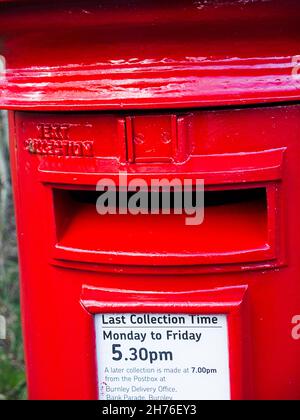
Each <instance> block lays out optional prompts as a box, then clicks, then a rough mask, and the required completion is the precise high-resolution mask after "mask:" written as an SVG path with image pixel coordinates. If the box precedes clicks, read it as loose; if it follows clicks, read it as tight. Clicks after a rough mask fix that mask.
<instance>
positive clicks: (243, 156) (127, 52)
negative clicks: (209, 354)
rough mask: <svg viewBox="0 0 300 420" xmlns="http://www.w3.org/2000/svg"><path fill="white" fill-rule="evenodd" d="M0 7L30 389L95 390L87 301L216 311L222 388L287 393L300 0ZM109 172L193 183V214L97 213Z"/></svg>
mask: <svg viewBox="0 0 300 420" xmlns="http://www.w3.org/2000/svg"><path fill="white" fill-rule="evenodd" d="M99 6H101V7H99ZM0 10H1V12H0V38H1V54H3V55H4V56H5V59H6V60H5V61H6V69H7V71H6V73H5V75H4V77H3V78H2V79H1V81H0V95H1V96H0V103H1V106H2V107H6V108H8V109H10V110H11V111H10V143H11V161H12V175H13V181H14V190H15V202H16V215H17V224H18V237H19V250H20V266H21V295H22V313H23V328H24V338H25V351H26V364H27V377H28V386H29V396H30V398H38V399H39V398H46V399H53V398H54V399H95V398H97V379H96V366H95V337H94V326H93V315H94V314H95V313H98V312H99V313H101V312H103V311H104V312H123V313H124V312H152V313H158V312H165V311H166V312H187V313H192V312H203V313H226V314H227V315H228V322H229V347H230V348H229V350H230V372H231V395H232V397H233V398H256V399H263V398H271V399H290V398H296V399H299V398H300V358H299V354H300V340H295V339H293V338H292V334H291V330H292V327H293V324H292V318H293V317H294V316H295V315H297V314H300V299H299V296H300V282H299V274H300V258H299V234H298V232H299V230H300V222H299V217H298V214H299V210H300V199H299V194H298V191H299V188H300V181H299V159H300V149H299V137H300V105H299V104H298V103H297V101H299V98H300V82H299V80H298V79H297V78H295V77H293V74H292V67H293V58H292V57H293V56H295V55H297V54H299V50H300V30H299V28H298V27H299V25H298V22H299V17H300V6H299V2H298V1H293V0H288V1H280V0H270V1H259V0H257V1H254V2H248V1H232V0H231V1H229V0H227V1H226V0H225V1H208V2H204V1H203V2H202V1H199V2H194V1H187V0H182V1H179V2H177V3H176V4H174V5H170V2H166V1H159V2H158V1H152V2H151V4H150V2H138V1H132V2H130V3H128V4H127V3H126V2H119V1H101V2H99V1H97V2H96V1H85V2H83V1H76V2H75V1H74V2H72V1H62V2H60V4H55V5H53V6H52V5H49V4H48V3H44V2H26V1H25V0H24V1H10V2H7V1H2V2H0ZM292 101H293V102H292ZM281 102H284V103H281ZM220 105H222V107H220ZM75 111H76V112H75ZM79 111H80V112H79ZM120 172H122V173H123V174H124V173H126V174H127V177H128V179H134V178H135V177H137V176H138V177H141V178H143V179H144V180H145V181H146V182H147V183H150V182H151V179H153V178H155V179H159V180H161V179H164V178H166V179H172V178H174V177H176V178H178V179H180V180H184V179H186V178H188V179H192V180H194V181H195V180H196V179H199V178H200V179H204V180H205V193H206V195H207V204H206V208H205V219H204V223H203V224H202V225H199V226H186V225H184V221H183V217H182V216H180V215H178V216H175V215H139V216H132V215H122V216H119V215H107V216H100V215H98V214H97V213H96V208H95V205H94V204H95V187H96V183H97V181H98V180H99V178H102V177H110V178H111V179H113V180H116V182H119V173H120Z"/></svg>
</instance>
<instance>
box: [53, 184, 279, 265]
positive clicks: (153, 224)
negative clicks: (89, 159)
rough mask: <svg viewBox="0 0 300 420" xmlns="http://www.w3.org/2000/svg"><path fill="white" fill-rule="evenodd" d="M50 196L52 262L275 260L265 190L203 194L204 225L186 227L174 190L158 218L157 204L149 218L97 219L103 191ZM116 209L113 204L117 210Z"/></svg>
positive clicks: (108, 216) (111, 216) (116, 216)
mask: <svg viewBox="0 0 300 420" xmlns="http://www.w3.org/2000/svg"><path fill="white" fill-rule="evenodd" d="M53 194H54V209H55V219H56V232H57V243H56V247H55V249H56V251H57V252H56V258H58V255H59V258H62V259H63V253H64V252H66V255H65V257H66V258H67V259H69V258H71V259H72V258H75V259H76V260H80V259H81V260H82V261H83V262H99V263H123V257H124V258H125V256H126V261H127V264H128V262H130V264H133V265H135V264H137V265H139V264H145V265H153V264H157V265H160V264H162V265H176V264H177V265H179V264H183V265H184V264H215V263H216V264H218V263H226V262H229V263H240V262H253V261H263V260H267V259H272V258H274V249H272V248H273V247H274V246H273V245H274V244H273V243H272V241H273V240H272V238H273V233H274V232H273V231H274V230H275V229H274V227H273V225H272V223H273V222H274V220H273V219H274V217H272V216H270V214H269V213H270V210H269V206H268V195H269V194H268V186H266V187H264V188H245V187H241V188H237V189H226V190H224V189H222V190H207V191H205V193H204V204H205V206H204V221H203V223H202V224H199V225H187V224H186V218H187V215H186V214H185V212H184V211H183V213H182V214H175V211H174V209H175V208H176V205H174V203H175V200H174V191H173V196H172V194H171V200H170V202H171V211H170V214H162V211H161V205H160V207H159V211H158V214H151V213H150V210H151V208H150V206H149V207H148V210H149V214H138V215H133V214H106V215H99V214H98V213H97V211H96V202H97V199H98V198H99V196H100V195H101V192H96V191H88V190H80V191H74V190H63V189H58V188H57V189H54V190H53ZM117 196H118V191H117ZM128 196H129V197H130V196H131V195H130V194H128ZM160 203H161V200H160ZM120 208H121V206H120V203H119V202H118V200H117V208H116V211H117V212H119V210H120ZM271 233H272V234H271ZM59 252H60V253H59ZM130 257H132V258H131V259H130ZM124 261H125V260H124Z"/></svg>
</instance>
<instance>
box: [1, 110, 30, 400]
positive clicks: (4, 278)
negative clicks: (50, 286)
mask: <svg viewBox="0 0 300 420" xmlns="http://www.w3.org/2000/svg"><path fill="white" fill-rule="evenodd" d="M0 315H2V316H4V317H5V318H6V329H7V337H6V339H5V340H0V400H16V399H18V400H19V399H26V382H25V373H24V359H23V346H22V333H21V324H20V302H19V284H18V258H17V247H16V233H15V219H14V210H13V203H12V191H11V180H10V172H9V153H8V139H7V115H6V113H5V112H1V111H0Z"/></svg>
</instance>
